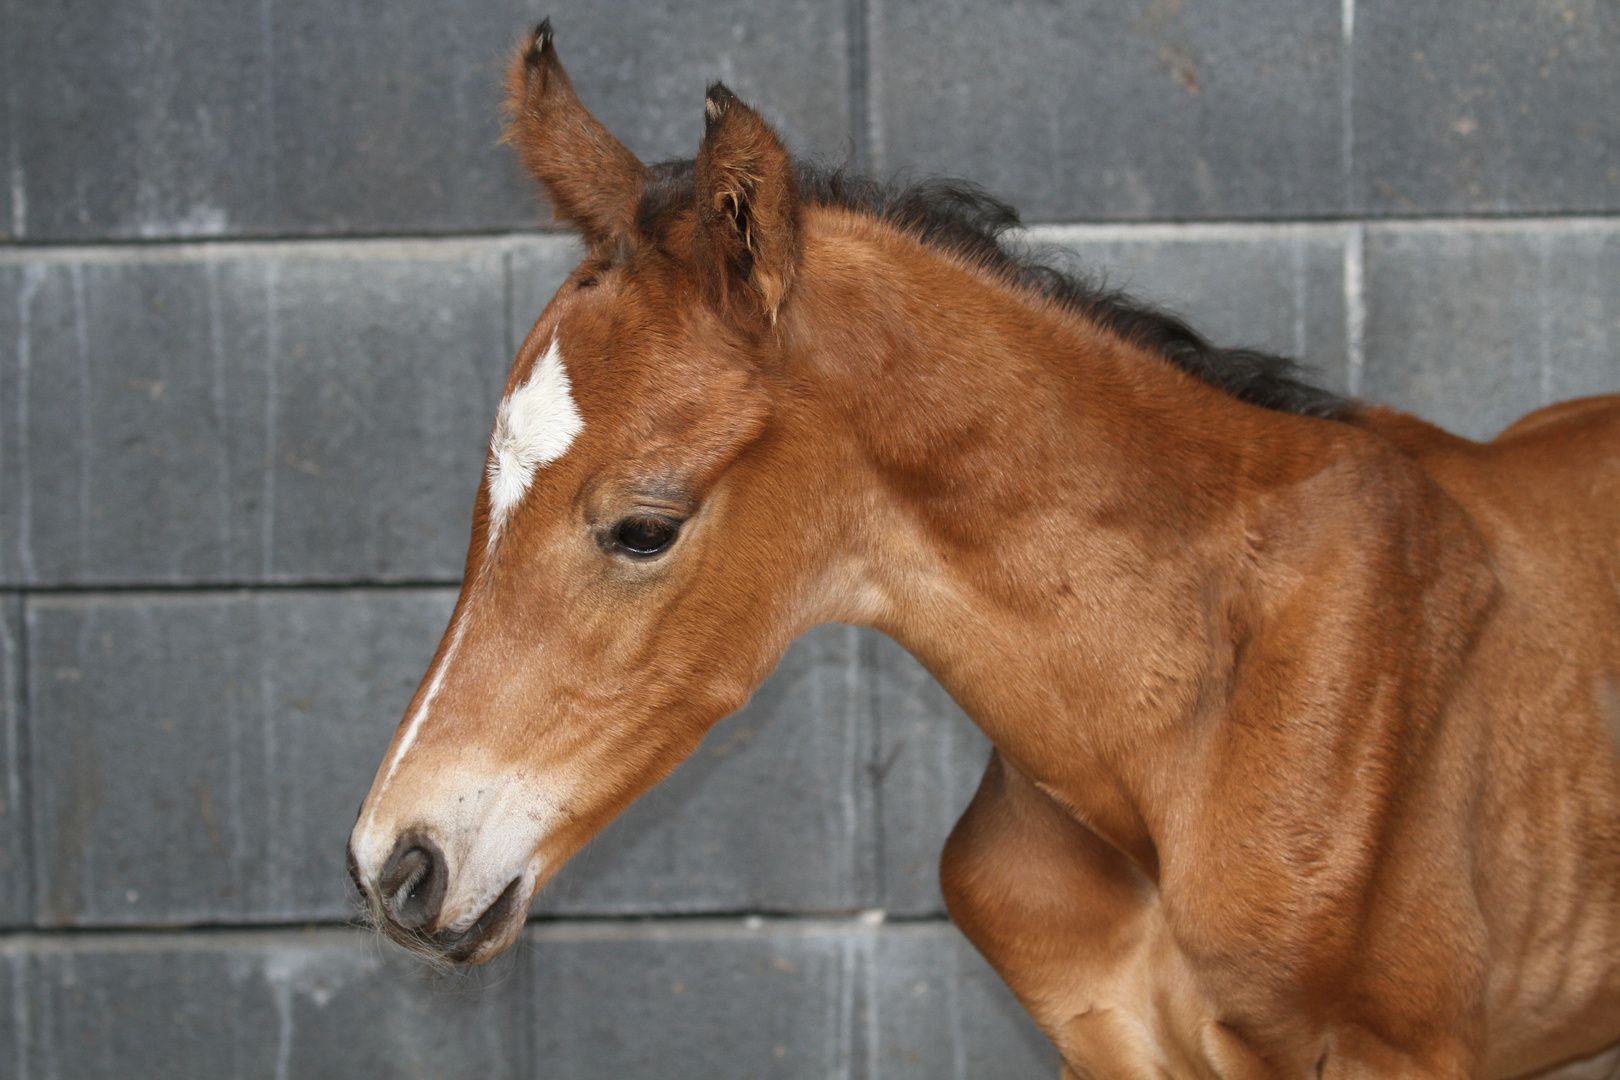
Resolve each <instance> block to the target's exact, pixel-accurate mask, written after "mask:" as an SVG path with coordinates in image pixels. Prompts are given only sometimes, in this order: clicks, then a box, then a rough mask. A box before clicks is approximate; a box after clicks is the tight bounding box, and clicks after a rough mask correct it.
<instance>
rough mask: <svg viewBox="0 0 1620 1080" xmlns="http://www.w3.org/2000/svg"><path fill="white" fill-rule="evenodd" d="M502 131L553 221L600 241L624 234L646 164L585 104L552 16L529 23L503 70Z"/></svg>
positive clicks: (596, 242) (590, 241)
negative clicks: (562, 56) (541, 188)
mask: <svg viewBox="0 0 1620 1080" xmlns="http://www.w3.org/2000/svg"><path fill="white" fill-rule="evenodd" d="M506 112H507V116H508V118H509V120H510V123H509V124H508V126H507V131H506V138H507V140H508V141H509V142H511V143H513V144H514V145H516V146H517V148H518V155H519V156H520V157H521V158H522V159H523V164H524V165H525V166H527V167H528V170H529V172H531V173H533V174H534V178H535V179H536V180H539V181H540V183H541V184H543V185H545V189H546V194H547V195H548V196H549V197H550V199H551V206H552V209H553V211H554V212H555V215H556V217H557V219H558V220H559V221H562V220H568V221H572V222H573V223H574V224H576V225H578V226H579V228H580V230H581V231H582V232H584V234H585V241H586V243H588V244H590V245H591V246H592V247H598V246H601V245H603V244H605V243H609V242H612V241H614V240H616V239H623V238H628V237H629V235H630V231H631V228H632V226H633V223H634V221H635V214H636V203H637V200H638V199H639V198H640V196H641V185H642V183H643V182H644V181H645V180H646V177H647V167H646V166H645V165H643V164H642V163H641V162H640V161H638V160H636V156H635V155H634V154H632V153H631V152H630V151H629V150H626V149H625V147H624V144H623V143H621V142H620V141H619V140H618V139H615V138H614V137H613V136H612V135H611V134H609V133H608V129H607V128H605V127H603V126H602V124H601V123H600V122H599V121H598V120H597V119H596V117H594V116H592V115H591V114H590V113H588V112H586V111H585V106H583V105H581V104H580V103H579V98H578V97H577V96H576V95H575V94H574V84H573V83H571V82H570V81H569V80H568V73H567V72H565V71H564V70H563V68H562V64H561V63H560V62H559V61H558V60H557V49H556V47H555V46H554V45H553V44H552V35H551V20H550V19H547V20H545V21H544V22H542V23H541V24H540V25H539V26H537V27H535V28H534V32H533V33H531V34H530V35H529V40H528V42H527V43H526V44H525V45H523V47H522V48H521V49H519V50H518V54H517V56H516V57H515V58H514V59H513V61H512V66H511V67H510V68H509V69H508V71H507V76H506Z"/></svg>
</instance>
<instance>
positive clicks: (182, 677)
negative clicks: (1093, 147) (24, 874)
mask: <svg viewBox="0 0 1620 1080" xmlns="http://www.w3.org/2000/svg"><path fill="white" fill-rule="evenodd" d="M453 599H454V598H453V595H452V593H451V592H450V590H409V591H386V592H373V591H362V590H334V591H329V592H328V591H322V592H296V591H287V592H268V593H266V592H261V593H238V592H225V593H206V592H181V593H162V594H144V593H133V592H132V593H118V594H113V595H104V596H97V595H94V594H90V595H65V596H37V597H34V598H32V599H31V600H30V601H29V604H28V612H27V618H28V632H29V641H30V655H29V677H30V688H31V690H30V695H31V699H32V710H31V714H30V717H29V723H30V731H29V736H30V744H31V748H32V763H31V764H32V779H33V791H34V799H35V802H34V819H35V821H34V840H35V850H36V851H38V852H39V856H38V858H37V860H36V861H37V867H36V872H35V877H36V896H37V897H38V901H37V904H36V919H37V921H38V922H39V923H40V924H41V925H54V926H63V925H76V926H118V925H152V924H188V923H218V922H227V923H241V922H285V921H295V920H306V919H344V918H346V917H348V916H349V915H350V914H351V912H352V907H351V904H350V900H349V898H348V895H347V876H346V873H345V870H344V861H343V860H344V856H343V851H344V844H345V842H346V841H347V838H348V832H349V828H350V826H351V825H352V824H353V822H354V813H355V808H356V807H357V806H358V804H359V801H360V799H361V798H362V797H363V796H364V794H365V792H366V790H367V788H368V787H369V786H370V783H371V778H372V775H373V774H374V772H375V771H376V768H377V764H378V762H379V761H380V760H381V757H382V753H383V750H384V748H385V747H386V746H387V743H388V739H389V737H390V736H391V735H392V733H393V730H394V728H395V726H396V725H397V724H398V722H399V718H400V716H401V715H402V713H403V711H404V708H405V705H406V703H407V702H408V701H409V699H410V696H411V694H412V693H413V692H414V690H415V689H416V685H417V683H418V682H419V680H420V679H421V676H422V672H423V670H424V669H425V668H426V665H427V663H428V660H429V659H430V658H431V656H432V653H433V649H434V647H435V646H436V644H437V643H438V638H439V636H440V634H441V633H442V632H443V628H444V625H445V623H446V622H447V621H448V619H449V614H450V608H451V605H452V602H453Z"/></svg>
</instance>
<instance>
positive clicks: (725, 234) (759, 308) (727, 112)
mask: <svg viewBox="0 0 1620 1080" xmlns="http://www.w3.org/2000/svg"><path fill="white" fill-rule="evenodd" d="M704 116H705V119H706V120H707V124H706V128H705V131H704V135H703V145H702V147H700V148H699V150H698V156H697V167H696V180H697V217H698V238H699V244H698V259H699V262H700V264H702V265H700V267H699V269H700V271H701V272H702V274H703V276H704V278H705V280H706V281H707V282H708V284H709V286H710V291H711V295H712V299H713V300H714V301H715V302H716V303H717V304H718V305H719V307H720V308H721V309H722V310H731V309H733V306H734V305H736V304H738V303H739V301H741V302H743V304H744V308H745V309H746V308H750V307H751V308H752V309H753V310H754V311H755V312H757V313H759V314H763V315H764V316H766V317H767V318H768V319H769V320H770V321H771V322H772V323H774V322H775V321H776V313H777V311H778V309H780V308H781V306H782V301H783V300H784V299H785V298H786V296H787V293H788V289H789V288H790V287H791V286H792V284H793V275H794V272H795V271H796V270H797V268H798V263H799V181H798V177H797V176H795V175H794V172H793V162H792V160H791V159H790V158H789V157H788V153H787V150H785V149H784V148H783V146H782V140H780V139H779V138H777V137H776V132H774V131H772V130H771V128H770V125H768V124H766V123H765V121H764V119H763V118H762V117H761V116H760V115H759V114H758V113H757V112H755V111H754V110H753V109H750V108H749V107H748V106H747V105H744V104H743V103H742V102H741V101H739V100H738V99H737V95H735V94H733V93H732V92H731V91H730V90H727V89H726V88H725V87H724V86H722V85H721V84H719V83H715V84H714V85H713V86H711V87H709V93H708V97H707V99H706V100H705V102H704Z"/></svg>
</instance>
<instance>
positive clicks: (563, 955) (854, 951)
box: [528, 920, 1057, 1080]
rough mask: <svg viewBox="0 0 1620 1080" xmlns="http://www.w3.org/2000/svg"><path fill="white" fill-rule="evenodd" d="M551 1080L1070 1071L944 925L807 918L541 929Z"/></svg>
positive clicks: (540, 1061) (538, 945)
mask: <svg viewBox="0 0 1620 1080" xmlns="http://www.w3.org/2000/svg"><path fill="white" fill-rule="evenodd" d="M528 940H529V943H530V948H531V950H532V953H531V955H532V961H531V963H532V965H533V966H532V969H531V970H532V972H533V979H534V983H533V987H534V989H533V995H534V996H533V1001H532V1005H531V1008H532V1012H531V1013H530V1025H531V1028H532V1030H533V1032H534V1049H533V1062H534V1068H535V1071H536V1074H537V1075H543V1076H546V1077H548V1078H550V1077H555V1078H556V1080H589V1078H594V1077H603V1078H607V1077H622V1076H652V1075H658V1076H667V1077H708V1076H713V1075H715V1074H716V1072H717V1071H718V1072H719V1073H720V1075H726V1076H751V1077H783V1078H786V1077H821V1076H848V1077H852V1078H863V1080H864V1078H871V1080H879V1078H881V1080H901V1078H908V1080H909V1078H916V1080H932V1078H935V1077H941V1076H955V1077H963V1078H968V1077H983V1078H985V1080H1017V1078H1022V1077H1030V1078H1035V1077H1040V1078H1042V1080H1046V1078H1049V1077H1051V1076H1054V1075H1056V1072H1057V1057H1056V1055H1055V1053H1054V1052H1053V1050H1052V1048H1051V1045H1050V1044H1049V1043H1047V1041H1046V1039H1045V1038H1044V1037H1043V1036H1042V1035H1041V1034H1040V1033H1039V1032H1038V1031H1037V1030H1036V1029H1035V1028H1034V1025H1033V1024H1032V1023H1031V1022H1030V1020H1029V1018H1028V1017H1027V1016H1025V1015H1024V1014H1023V1012H1022V1010H1021V1009H1020V1008H1019V1007H1018V1005H1017V1003H1016V1002H1015V1001H1014V1000H1013V999H1012V996H1011V995H1010V994H1009V993H1008V991H1007V989H1006V987H1005V985H1003V984H1002V983H1001V980H1000V979H999V978H998V977H997V976H996V975H995V974H994V972H992V971H991V970H990V969H989V968H988V966H987V965H986V964H985V963H984V961H983V959H981V958H980V957H979V956H978V954H976V953H974V952H973V950H972V949H971V948H970V947H969V946H968V945H967V943H966V942H965V941H964V940H963V939H962V938H961V936H960V935H959V934H958V933H956V931H955V930H954V929H952V928H951V927H949V926H948V925H945V924H943V923H921V924H909V925H907V924H901V925H894V926H876V925H862V924H860V923H859V922H856V923H828V922H813V921H802V920H791V921H787V922H772V921H765V920H757V921H750V922H747V923H744V924H742V925H738V924H736V923H697V924H685V925H683V924H679V923H676V924H662V925H658V924H654V925H644V926H635V927H625V926H623V925H612V924H608V925H605V926H599V927H591V926H578V925H575V926H568V925H559V926H547V925H540V926H536V927H532V928H531V929H530V931H529V938H528Z"/></svg>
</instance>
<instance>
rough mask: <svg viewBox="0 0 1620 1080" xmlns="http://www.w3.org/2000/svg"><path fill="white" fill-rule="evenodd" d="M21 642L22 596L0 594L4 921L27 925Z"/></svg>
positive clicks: (0, 908) (0, 893)
mask: <svg viewBox="0 0 1620 1080" xmlns="http://www.w3.org/2000/svg"><path fill="white" fill-rule="evenodd" d="M22 646H23V634H22V600H21V598H19V597H18V596H17V595H16V594H14V593H6V594H3V595H0V785H3V786H0V927H4V926H27V925H28V923H29V920H30V919H31V918H32V915H33V895H32V880H31V871H30V860H29V857H28V855H29V843H28V831H29V829H28V826H29V820H30V816H31V815H30V814H29V783H28V731H27V707H26V704H25V703H24V700H23V674H24V672H23V670H22V665H23V663H24V662H25V658H24V656H23V648H22ZM3 1045H5V1044H4V1042H3V1041H0V1046H3Z"/></svg>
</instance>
